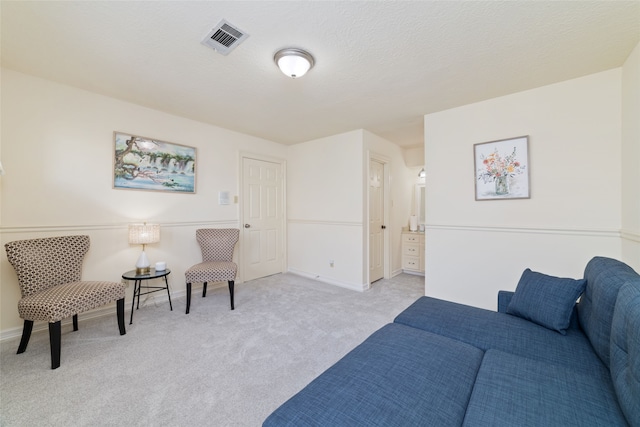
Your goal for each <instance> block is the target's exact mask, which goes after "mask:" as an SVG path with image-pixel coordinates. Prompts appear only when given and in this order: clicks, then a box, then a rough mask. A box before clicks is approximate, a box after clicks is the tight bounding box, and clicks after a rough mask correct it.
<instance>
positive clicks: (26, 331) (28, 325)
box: [17, 320, 33, 354]
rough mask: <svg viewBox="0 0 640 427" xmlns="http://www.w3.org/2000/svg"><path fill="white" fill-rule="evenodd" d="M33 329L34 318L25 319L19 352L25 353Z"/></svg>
mask: <svg viewBox="0 0 640 427" xmlns="http://www.w3.org/2000/svg"><path fill="white" fill-rule="evenodd" d="M32 330H33V320H25V321H24V327H23V328H22V339H20V346H18V353H17V354H20V353H24V351H25V350H26V349H27V344H29V338H31V331H32Z"/></svg>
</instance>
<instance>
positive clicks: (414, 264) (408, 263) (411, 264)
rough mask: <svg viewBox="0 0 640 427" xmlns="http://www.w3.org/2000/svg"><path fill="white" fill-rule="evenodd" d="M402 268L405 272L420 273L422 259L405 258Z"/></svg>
mask: <svg viewBox="0 0 640 427" xmlns="http://www.w3.org/2000/svg"><path fill="white" fill-rule="evenodd" d="M402 268H403V269H405V270H415V271H420V257H413V256H405V257H404V258H403V259H402Z"/></svg>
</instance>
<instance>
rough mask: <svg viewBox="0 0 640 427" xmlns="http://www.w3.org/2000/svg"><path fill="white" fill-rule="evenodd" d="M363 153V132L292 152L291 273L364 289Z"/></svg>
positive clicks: (289, 189) (292, 148) (289, 173)
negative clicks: (330, 261) (331, 262)
mask: <svg viewBox="0 0 640 427" xmlns="http://www.w3.org/2000/svg"><path fill="white" fill-rule="evenodd" d="M362 152H363V141H362V131H361V130H357V131H352V132H347V133H343V134H340V135H334V136H331V137H327V138H321V139H317V140H313V141H308V142H304V143H300V144H295V145H292V146H290V147H289V148H288V157H287V165H288V170H287V217H288V225H287V234H288V235H287V239H288V245H287V252H288V267H289V271H292V272H295V273H297V274H301V275H305V276H309V277H316V278H318V279H320V280H322V281H325V282H329V283H333V284H336V285H339V286H343V287H347V288H350V289H359V290H361V289H362V285H363V275H362V271H363V259H364V258H363V253H362V242H363V238H364V235H363V226H364V223H363V218H362V209H363V206H364V199H363V193H362V176H363V173H364V165H363V157H362ZM329 260H334V266H333V267H331V266H330V265H329Z"/></svg>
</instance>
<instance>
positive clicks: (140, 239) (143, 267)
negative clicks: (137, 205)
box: [129, 222, 160, 274]
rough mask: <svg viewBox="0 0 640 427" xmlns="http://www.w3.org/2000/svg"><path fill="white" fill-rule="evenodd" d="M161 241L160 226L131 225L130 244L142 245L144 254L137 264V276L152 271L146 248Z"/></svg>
mask: <svg viewBox="0 0 640 427" xmlns="http://www.w3.org/2000/svg"><path fill="white" fill-rule="evenodd" d="M159 241H160V224H147V223H146V222H145V223H144V224H130V225H129V244H131V245H142V253H141V254H140V256H139V257H138V261H137V262H136V274H146V273H149V272H150V271H151V269H150V268H149V266H150V265H151V263H150V262H149V258H147V254H146V253H144V246H145V245H147V244H149V243H156V242H159Z"/></svg>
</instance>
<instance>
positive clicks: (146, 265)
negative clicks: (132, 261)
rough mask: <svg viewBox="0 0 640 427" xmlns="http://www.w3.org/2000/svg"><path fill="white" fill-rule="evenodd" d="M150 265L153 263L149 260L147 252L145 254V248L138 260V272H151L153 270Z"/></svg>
mask: <svg viewBox="0 0 640 427" xmlns="http://www.w3.org/2000/svg"><path fill="white" fill-rule="evenodd" d="M150 267H151V263H150V262H149V258H147V254H145V253H144V250H143V251H142V253H140V257H139V258H138V261H137V262H136V274H149V272H150V271H151V268H150Z"/></svg>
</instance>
